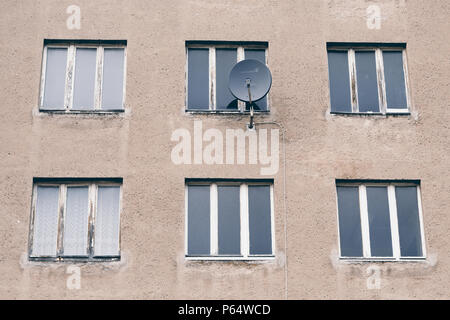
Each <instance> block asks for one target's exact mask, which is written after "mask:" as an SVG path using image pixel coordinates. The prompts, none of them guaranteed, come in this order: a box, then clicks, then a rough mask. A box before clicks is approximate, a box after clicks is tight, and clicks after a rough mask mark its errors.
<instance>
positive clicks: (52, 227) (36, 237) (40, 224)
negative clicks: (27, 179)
mask: <svg viewBox="0 0 450 320" xmlns="http://www.w3.org/2000/svg"><path fill="white" fill-rule="evenodd" d="M36 196H37V199H36V212H35V216H34V225H33V249H32V252H33V255H34V256H56V245H57V238H58V197H59V187H41V186H38V187H37V195H36Z"/></svg>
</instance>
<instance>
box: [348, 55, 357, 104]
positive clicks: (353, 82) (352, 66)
mask: <svg viewBox="0 0 450 320" xmlns="http://www.w3.org/2000/svg"><path fill="white" fill-rule="evenodd" d="M348 68H349V76H350V95H351V103H352V112H359V106H358V84H357V79H356V62H355V50H353V49H349V50H348Z"/></svg>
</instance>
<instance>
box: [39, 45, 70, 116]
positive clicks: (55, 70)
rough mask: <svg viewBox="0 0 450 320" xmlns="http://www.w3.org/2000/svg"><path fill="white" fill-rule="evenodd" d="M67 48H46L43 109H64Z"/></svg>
mask: <svg viewBox="0 0 450 320" xmlns="http://www.w3.org/2000/svg"><path fill="white" fill-rule="evenodd" d="M66 67H67V48H47V61H46V68H45V90H44V102H43V107H44V108H45V109H64V90H65V87H66Z"/></svg>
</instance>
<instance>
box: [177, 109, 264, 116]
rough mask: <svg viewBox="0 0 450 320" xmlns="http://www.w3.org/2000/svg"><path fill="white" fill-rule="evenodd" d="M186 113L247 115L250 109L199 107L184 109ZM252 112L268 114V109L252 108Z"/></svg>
mask: <svg viewBox="0 0 450 320" xmlns="http://www.w3.org/2000/svg"><path fill="white" fill-rule="evenodd" d="M185 112H186V113H190V114H222V115H230V114H237V115H249V114H250V111H247V110H246V111H240V110H201V109H198V110H197V109H186V110H185ZM253 113H255V114H269V113H270V110H254V111H253Z"/></svg>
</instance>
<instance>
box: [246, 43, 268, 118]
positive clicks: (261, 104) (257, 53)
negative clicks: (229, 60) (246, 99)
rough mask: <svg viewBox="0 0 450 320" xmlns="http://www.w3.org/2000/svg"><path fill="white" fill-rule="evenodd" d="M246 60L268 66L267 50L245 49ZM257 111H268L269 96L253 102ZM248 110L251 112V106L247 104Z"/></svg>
mask: <svg viewBox="0 0 450 320" xmlns="http://www.w3.org/2000/svg"><path fill="white" fill-rule="evenodd" d="M245 59H252V60H258V61H260V62H262V63H264V64H266V50H265V49H245ZM253 108H254V109H255V110H267V96H265V97H264V98H262V99H261V100H258V101H256V102H253ZM246 109H247V110H250V105H249V104H248V103H246Z"/></svg>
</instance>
